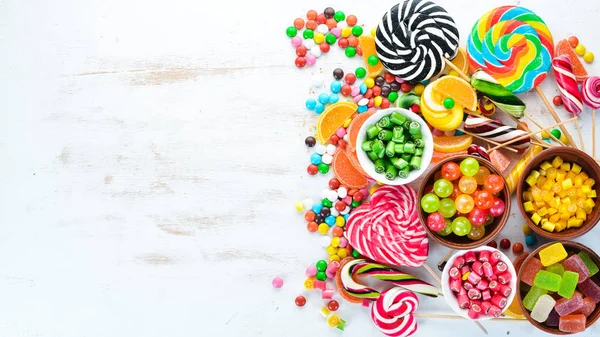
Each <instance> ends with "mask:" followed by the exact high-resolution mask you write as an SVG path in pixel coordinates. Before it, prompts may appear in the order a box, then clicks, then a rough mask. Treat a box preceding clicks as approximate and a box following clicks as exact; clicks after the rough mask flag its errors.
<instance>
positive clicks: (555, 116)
mask: <svg viewBox="0 0 600 337" xmlns="http://www.w3.org/2000/svg"><path fill="white" fill-rule="evenodd" d="M535 91H537V93H538V95H539V96H540V98H541V99H542V102H544V105H545V106H546V108H548V110H549V111H550V114H552V117H553V118H554V120H555V121H556V122H557V123H560V118H559V117H558V114H557V113H556V110H554V107H553V106H552V105H551V104H550V101H548V98H546V95H545V94H544V92H543V91H542V89H540V87H539V86H537V87H535ZM558 126H559V127H560V130H561V131H562V132H563V134H564V135H565V136H566V137H567V139H568V140H569V144H570V145H571V146H573V147H577V145H575V141H574V140H573V137H571V134H570V133H569V131H567V128H565V127H564V126H563V125H562V124H560V125H558Z"/></svg>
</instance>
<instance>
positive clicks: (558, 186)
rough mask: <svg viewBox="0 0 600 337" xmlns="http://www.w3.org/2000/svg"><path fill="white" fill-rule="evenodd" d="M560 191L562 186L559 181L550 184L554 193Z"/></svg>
mask: <svg viewBox="0 0 600 337" xmlns="http://www.w3.org/2000/svg"><path fill="white" fill-rule="evenodd" d="M560 191H562V186H561V184H560V183H554V184H552V192H554V193H560Z"/></svg>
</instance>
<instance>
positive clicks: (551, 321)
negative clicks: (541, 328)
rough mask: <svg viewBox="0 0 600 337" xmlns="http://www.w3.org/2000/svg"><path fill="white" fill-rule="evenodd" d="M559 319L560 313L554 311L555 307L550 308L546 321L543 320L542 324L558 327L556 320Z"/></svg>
mask: <svg viewBox="0 0 600 337" xmlns="http://www.w3.org/2000/svg"><path fill="white" fill-rule="evenodd" d="M559 320H560V315H559V314H558V313H557V312H556V310H555V309H552V311H550V314H549V315H548V318H546V321H545V322H544V324H545V325H546V326H550V327H554V328H555V327H558V322H559Z"/></svg>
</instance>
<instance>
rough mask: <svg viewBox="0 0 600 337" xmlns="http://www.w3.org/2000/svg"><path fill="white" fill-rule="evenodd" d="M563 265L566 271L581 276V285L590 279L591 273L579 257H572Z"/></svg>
mask: <svg viewBox="0 0 600 337" xmlns="http://www.w3.org/2000/svg"><path fill="white" fill-rule="evenodd" d="M563 265H564V266H565V269H566V270H569V271H572V272H574V273H577V274H579V281H577V283H581V282H583V281H585V280H587V278H588V277H590V271H589V269H588V267H587V266H586V265H585V263H584V262H583V260H582V259H581V258H580V257H579V255H572V256H571V257H570V258H568V259H566V260H565V261H564V262H563Z"/></svg>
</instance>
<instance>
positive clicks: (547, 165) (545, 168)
mask: <svg viewBox="0 0 600 337" xmlns="http://www.w3.org/2000/svg"><path fill="white" fill-rule="evenodd" d="M551 167H552V164H550V163H549V162H547V161H545V162H543V163H542V164H541V165H540V168H541V169H542V170H544V171H546V170H547V169H549V168H551ZM546 173H547V172H546Z"/></svg>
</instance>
